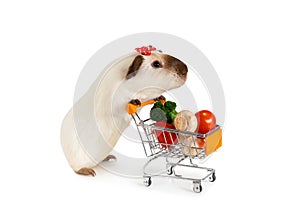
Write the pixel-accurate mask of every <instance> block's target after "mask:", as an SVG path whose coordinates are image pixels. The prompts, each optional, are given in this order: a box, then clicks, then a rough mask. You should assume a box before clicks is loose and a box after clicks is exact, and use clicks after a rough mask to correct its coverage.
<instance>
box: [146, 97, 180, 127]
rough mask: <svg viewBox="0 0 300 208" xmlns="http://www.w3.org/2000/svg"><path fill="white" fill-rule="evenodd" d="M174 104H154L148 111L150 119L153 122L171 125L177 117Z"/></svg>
mask: <svg viewBox="0 0 300 208" xmlns="http://www.w3.org/2000/svg"><path fill="white" fill-rule="evenodd" d="M176 106H177V105H176V103H175V102H172V101H167V102H165V104H162V103H161V102H156V103H154V105H153V107H152V108H151V111H150V118H151V119H152V120H154V121H167V122H168V123H170V124H172V123H173V121H174V118H175V116H176V115H177V111H176V110H175V109H176Z"/></svg>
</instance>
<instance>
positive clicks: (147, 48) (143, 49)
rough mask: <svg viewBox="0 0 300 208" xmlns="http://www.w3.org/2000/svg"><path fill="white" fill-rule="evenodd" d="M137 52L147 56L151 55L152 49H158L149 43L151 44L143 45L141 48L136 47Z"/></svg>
mask: <svg viewBox="0 0 300 208" xmlns="http://www.w3.org/2000/svg"><path fill="white" fill-rule="evenodd" d="M135 50H136V51H137V52H139V53H140V54H142V55H145V56H150V55H151V51H156V48H155V47H153V46H151V45H149V46H142V47H140V48H136V49H135Z"/></svg>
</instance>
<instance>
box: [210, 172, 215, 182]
mask: <svg viewBox="0 0 300 208" xmlns="http://www.w3.org/2000/svg"><path fill="white" fill-rule="evenodd" d="M208 180H209V182H214V181H215V180H216V174H215V172H213V173H212V174H211V175H210V176H209V177H208Z"/></svg>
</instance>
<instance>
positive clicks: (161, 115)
mask: <svg viewBox="0 0 300 208" xmlns="http://www.w3.org/2000/svg"><path fill="white" fill-rule="evenodd" d="M150 118H151V119H152V120H154V121H167V116H166V114H165V112H164V111H163V110H162V109H161V108H154V109H151V111H150Z"/></svg>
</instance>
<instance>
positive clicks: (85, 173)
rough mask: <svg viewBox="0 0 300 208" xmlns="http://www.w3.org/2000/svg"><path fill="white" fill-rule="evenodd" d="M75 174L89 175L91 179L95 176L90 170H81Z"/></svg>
mask: <svg viewBox="0 0 300 208" xmlns="http://www.w3.org/2000/svg"><path fill="white" fill-rule="evenodd" d="M75 172H76V173H77V174H79V175H91V176H93V177H94V176H95V175H96V172H95V171H94V170H93V169H92V168H81V169H80V170H78V171H75Z"/></svg>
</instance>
